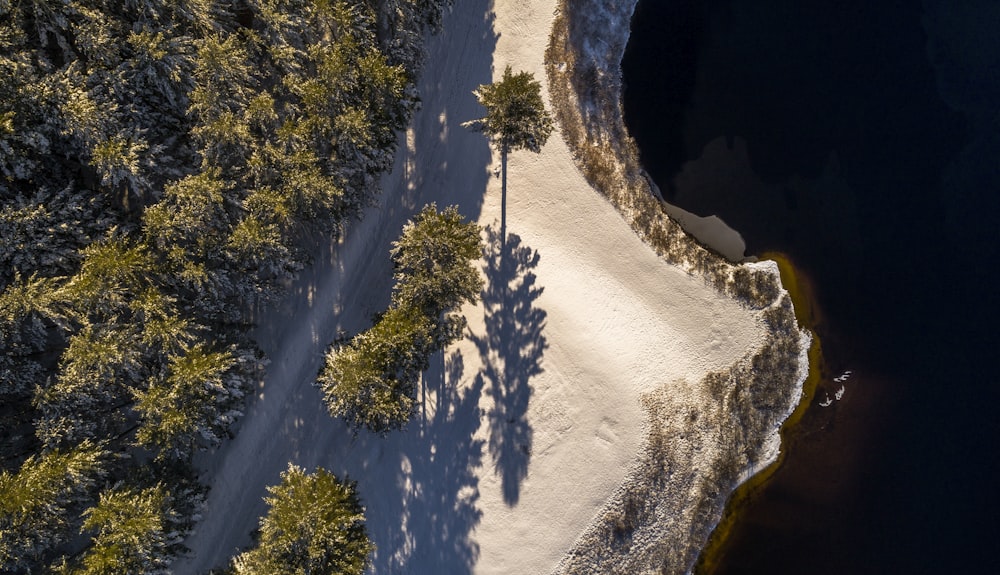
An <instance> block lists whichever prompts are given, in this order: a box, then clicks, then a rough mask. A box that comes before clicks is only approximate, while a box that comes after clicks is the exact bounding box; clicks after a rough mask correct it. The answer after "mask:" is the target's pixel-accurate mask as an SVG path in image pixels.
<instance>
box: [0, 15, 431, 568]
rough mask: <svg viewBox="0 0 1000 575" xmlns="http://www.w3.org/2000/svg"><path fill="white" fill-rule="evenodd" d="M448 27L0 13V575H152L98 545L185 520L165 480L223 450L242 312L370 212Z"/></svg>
mask: <svg viewBox="0 0 1000 575" xmlns="http://www.w3.org/2000/svg"><path fill="white" fill-rule="evenodd" d="M448 3H449V0H374V1H368V0H329V1H320V2H313V1H311V0H267V1H265V2H242V1H240V2H236V3H235V4H232V5H230V4H229V3H225V2H221V3H220V2H217V1H215V0H204V1H202V0H193V1H190V2H187V1H184V2H179V3H178V2H167V3H162V2H148V1H146V0H136V1H134V2H125V3H123V2H118V1H110V0H64V1H58V2H44V1H41V2H35V1H29V2H3V1H0V407H2V409H0V417H2V421H0V427H2V428H3V431H4V432H3V433H2V434H0V571H8V570H17V571H29V572H44V571H45V570H46V567H52V566H53V561H54V560H56V554H57V553H60V552H62V551H63V548H60V546H61V545H67V540H69V539H72V542H71V543H69V544H68V545H71V546H72V547H73V548H72V549H71V550H70V551H71V552H72V554H73V556H74V557H83V558H90V559H87V561H90V563H86V564H85V563H79V562H75V563H72V562H71V563H65V562H64V563H63V568H64V569H63V570H64V572H76V571H79V570H84V571H86V570H87V569H90V567H88V565H90V566H92V567H93V569H92V571H93V572H99V571H101V570H102V569H103V568H102V567H100V565H102V563H101V561H103V560H99V555H100V554H104V555H105V556H107V558H108V563H107V564H108V565H111V564H113V563H114V561H115V560H113V557H117V556H118V555H120V557H121V558H122V561H121V563H120V564H121V565H128V566H129V567H128V568H127V570H128V571H130V572H155V571H156V570H159V569H162V568H164V566H165V565H166V564H167V563H168V562H169V558H168V557H167V556H166V555H169V554H170V553H173V552H174V547H173V546H172V543H171V544H170V545H167V547H165V548H164V553H165V554H166V555H162V556H161V555H156V557H157V560H156V561H152V560H150V562H149V563H147V564H143V565H141V566H140V565H138V564H136V563H129V562H127V561H126V558H127V557H133V558H134V557H152V555H150V554H149V553H152V552H149V551H148V550H147V549H145V548H141V547H135V548H129V549H132V550H131V551H129V550H128V549H126V547H125V546H123V545H124V543H122V540H119V539H118V535H116V533H118V532H119V531H118V527H117V526H118V525H119V524H122V522H127V521H125V520H126V519H128V517H126V512H127V511H130V510H129V507H130V506H131V507H132V511H135V512H136V513H138V512H139V510H142V509H147V508H148V509H152V508H154V507H155V508H156V509H158V511H157V513H160V515H159V516H160V517H162V518H167V519H168V520H169V522H173V521H174V519H175V518H174V515H173V513H174V512H177V513H181V511H179V510H183V513H184V514H187V517H188V518H190V517H191V516H192V515H193V514H194V513H195V511H194V509H195V505H193V503H192V502H193V501H195V500H197V498H198V495H197V490H196V489H189V488H187V487H185V489H183V490H180V491H178V490H177V489H175V488H176V486H177V485H176V481H179V480H176V478H174V479H170V481H168V480H167V479H165V477H166V476H165V475H163V474H166V473H167V472H166V471H164V470H183V469H188V468H189V466H190V463H191V457H192V455H193V454H194V452H196V451H197V450H199V449H206V448H210V447H212V446H215V445H217V444H218V443H219V442H220V441H222V439H223V438H224V437H226V435H227V433H228V432H229V429H230V425H231V424H232V423H233V421H235V420H236V418H238V417H239V416H240V414H241V411H242V408H243V401H244V398H245V397H246V395H247V391H248V390H249V389H250V388H251V387H252V386H253V385H254V384H255V383H256V381H257V379H258V378H259V377H260V376H261V373H262V370H263V369H264V366H265V364H266V362H265V361H264V358H263V354H262V352H261V351H260V350H258V349H257V348H256V344H255V343H254V342H253V341H252V339H251V338H250V337H249V334H248V331H249V329H250V327H251V325H250V322H251V318H252V317H253V313H252V312H253V310H254V309H255V308H256V307H257V306H259V305H261V304H263V303H266V302H268V301H272V300H273V299H275V298H277V297H279V296H280V295H281V293H282V289H283V286H284V285H286V284H287V282H288V281H289V280H290V279H291V278H293V277H294V275H295V274H296V272H297V271H298V270H299V269H301V268H302V267H303V266H304V265H306V264H307V263H308V259H309V258H308V254H307V249H308V246H309V245H310V243H309V241H307V239H308V238H312V237H314V236H315V235H316V234H326V235H333V236H335V235H336V234H338V233H339V231H340V229H341V227H342V225H343V224H344V222H346V221H348V220H349V219H351V218H355V217H359V216H360V214H361V213H362V209H363V208H364V207H365V206H367V205H370V204H371V203H372V202H373V201H374V199H375V197H376V195H377V194H378V193H379V181H380V175H381V174H382V173H383V172H384V171H385V170H387V169H389V168H390V167H391V164H392V158H393V156H394V152H395V147H396V142H397V138H396V133H397V132H398V131H399V130H400V129H401V128H402V127H404V126H405V125H406V122H407V121H408V118H409V116H410V114H411V112H412V111H413V109H414V108H415V106H416V104H417V102H418V98H417V94H416V90H415V88H414V81H415V78H416V76H417V74H418V72H419V68H420V65H421V62H420V59H421V57H422V56H421V55H422V45H421V42H422V40H423V38H424V32H425V31H426V30H428V29H433V28H435V27H436V26H438V25H439V24H440V19H441V15H442V11H443V10H444V9H445V7H446V6H447V5H448ZM96 445H100V446H102V447H101V449H100V453H102V454H103V455H102V456H101V457H100V458H98V459H100V462H101V464H100V465H97V463H96V461H97V460H96V459H94V458H95V457H96V456H95V455H93V453H92V452H93V450H94V449H96V448H95V447H94V446H96ZM105 452H107V453H105ZM88 458H89V459H88ZM92 460H93V461H92ZM88 461H90V462H91V463H93V465H90V464H89V463H88V464H87V465H90V467H88V468H87V469H89V470H90V471H92V473H91V472H89V471H88V472H87V473H85V472H84V470H83V467H81V466H84V463H87V462H88ZM108 461H113V462H114V464H113V465H112V464H106V463H107V462H108ZM147 469H151V470H154V471H155V474H158V475H157V477H156V478H153V479H150V478H146V480H144V481H143V482H141V483H136V484H128V485H124V486H123V484H122V481H124V480H126V479H127V478H131V477H132V476H133V475H135V474H136V473H139V471H140V470H143V471H142V472H143V473H145V471H144V470H147ZM160 475H163V477H161V476H160ZM67 482H69V483H67ZM171 482H175V483H171ZM67 485H69V486H67ZM72 485H77V487H72ZM156 486H159V487H156ZM150 489H160V491H157V492H154V491H149V490H150ZM33 493H37V494H40V495H39V497H42V499H37V498H36V499H33V498H32V497H33V496H32V494H33ZM156 493H161V494H162V497H160V495H156ZM7 495H10V496H11V498H10V499H8V498H7V497H6V496H7ZM15 496H16V497H15ZM130 502H131V503H130ZM158 502H162V504H163V509H160V507H158V506H159V503H158ZM7 503H10V504H9V505H8V504H7ZM147 504H148V505H147ZM154 504H155V505H154ZM87 509H92V510H93V511H90V512H87V513H88V514H87V515H84V512H85V510H87ZM161 512H162V513H161ZM150 513H152V512H150ZM147 515H148V514H147ZM143 517H146V516H145V515H144V516H143ZM150 517H153V515H148V517H146V519H149V518H150ZM146 519H143V520H142V522H143V524H144V525H146V524H148V525H153V523H155V522H154V521H153V519H149V521H146ZM119 520H121V521H119ZM85 522H86V528H85V529H84V531H83V533H84V534H85V535H86V537H72V535H73V534H74V533H76V532H77V531H78V530H79V528H80V527H82V526H84V523H85ZM188 523H190V522H188ZM172 525H173V524H172ZM178 525H180V524H178ZM186 528H187V527H178V526H177V525H173V526H172V527H171V528H170V529H171V532H170V533H172V534H171V535H170V536H169V537H168V539H169V540H170V541H174V540H175V539H177V538H178V537H181V536H183V534H184V529H186ZM154 531H155V530H154ZM151 532H152V531H151ZM129 537H131V535H129ZM154 539H155V538H154ZM151 541H152V539H151ZM133 552H134V553H133ZM95 553H97V554H98V555H95ZM156 553H160V552H159V551H157V552H156ZM161 559H162V561H161ZM128 561H131V559H128ZM66 570H69V571H66ZM74 570H75V571H74Z"/></svg>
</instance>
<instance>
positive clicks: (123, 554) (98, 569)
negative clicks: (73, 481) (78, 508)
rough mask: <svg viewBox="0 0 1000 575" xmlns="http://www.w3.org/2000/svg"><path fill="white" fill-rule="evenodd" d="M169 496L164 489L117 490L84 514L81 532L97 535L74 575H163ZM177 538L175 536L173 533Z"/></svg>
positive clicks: (169, 540)
mask: <svg viewBox="0 0 1000 575" xmlns="http://www.w3.org/2000/svg"><path fill="white" fill-rule="evenodd" d="M170 501H171V500H170V497H169V496H168V494H167V492H166V489H165V488H164V487H163V486H162V485H156V486H154V487H149V488H146V489H135V488H131V487H121V486H119V487H117V488H115V489H113V490H110V491H106V492H104V493H102V494H101V498H100V502H99V503H98V504H97V506H95V507H91V508H90V509H87V510H86V511H84V513H83V516H84V521H83V529H84V530H87V531H92V532H96V536H95V537H94V545H93V546H92V547H91V548H90V549H88V550H87V551H86V553H85V554H84V556H83V559H82V561H81V566H80V568H79V569H74V570H72V571H70V572H71V573H73V574H74V575H119V574H120V575H126V574H131V573H146V574H152V573H167V570H166V567H167V566H168V565H169V564H170V551H169V547H170V546H171V544H176V543H177V542H176V541H172V537H171V532H170V527H171V520H172V519H173V520H176V517H175V513H174V512H173V511H172V510H171V509H170V505H169V504H170ZM174 537H176V534H174Z"/></svg>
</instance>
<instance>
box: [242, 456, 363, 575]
mask: <svg viewBox="0 0 1000 575" xmlns="http://www.w3.org/2000/svg"><path fill="white" fill-rule="evenodd" d="M267 490H268V492H269V493H270V497H266V498H264V500H265V501H267V505H268V511H267V515H265V516H264V517H263V518H261V521H260V540H259V541H258V543H257V545H256V546H255V547H254V548H252V549H250V550H249V551H246V552H244V553H242V554H240V555H238V556H237V557H235V558H234V560H233V566H234V570H235V572H236V573H237V574H240V575H243V574H246V575H361V573H363V572H364V570H365V568H366V567H367V566H368V562H369V555H370V554H371V552H372V551H374V550H375V546H374V545H373V544H372V542H371V540H369V539H368V534H367V531H366V530H365V523H364V522H365V516H364V509H363V508H362V507H361V502H360V501H359V500H358V496H357V491H356V490H355V488H354V485H353V484H352V483H345V482H342V481H339V480H338V479H337V478H336V477H335V476H334V475H333V474H332V473H330V472H328V471H326V470H325V469H323V468H319V469H317V470H316V472H315V473H312V474H308V473H306V472H305V470H303V469H302V468H300V467H297V466H295V465H289V466H288V470H286V471H285V472H283V473H282V474H281V483H280V484H278V485H275V486H272V487H268V488H267Z"/></svg>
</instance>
